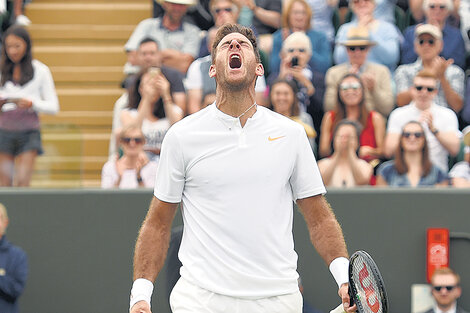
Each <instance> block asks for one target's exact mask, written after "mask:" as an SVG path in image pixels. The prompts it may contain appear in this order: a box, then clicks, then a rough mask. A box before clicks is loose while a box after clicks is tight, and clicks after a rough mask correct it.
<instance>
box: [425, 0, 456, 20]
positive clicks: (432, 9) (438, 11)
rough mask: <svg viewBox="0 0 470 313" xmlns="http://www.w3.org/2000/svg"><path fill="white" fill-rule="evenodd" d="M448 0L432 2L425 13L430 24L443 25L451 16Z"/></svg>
mask: <svg viewBox="0 0 470 313" xmlns="http://www.w3.org/2000/svg"><path fill="white" fill-rule="evenodd" d="M449 13H450V12H449V10H448V9H447V2H446V0H430V1H429V6H428V8H427V9H426V10H425V11H424V14H425V15H426V19H427V22H428V23H431V24H433V23H439V24H441V23H443V22H444V21H445V20H446V19H447V17H448V16H449Z"/></svg>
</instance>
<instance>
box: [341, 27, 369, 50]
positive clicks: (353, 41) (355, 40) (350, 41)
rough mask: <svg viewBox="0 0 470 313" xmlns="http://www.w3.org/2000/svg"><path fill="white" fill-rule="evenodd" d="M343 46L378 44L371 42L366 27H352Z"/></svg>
mask: <svg viewBox="0 0 470 313" xmlns="http://www.w3.org/2000/svg"><path fill="white" fill-rule="evenodd" d="M341 44H342V45H343V46H346V47H348V46H375V45H376V43H375V42H374V41H371V40H370V36H369V30H368V29H367V28H366V27H362V26H358V27H351V28H350V29H349V31H348V37H347V39H346V41H343V42H342V43H341Z"/></svg>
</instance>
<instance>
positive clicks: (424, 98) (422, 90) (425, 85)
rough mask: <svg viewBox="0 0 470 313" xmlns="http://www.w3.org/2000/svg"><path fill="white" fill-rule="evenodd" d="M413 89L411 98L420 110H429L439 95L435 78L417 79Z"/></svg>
mask: <svg viewBox="0 0 470 313" xmlns="http://www.w3.org/2000/svg"><path fill="white" fill-rule="evenodd" d="M413 82H414V85H413V87H412V88H411V97H412V99H413V101H414V102H415V103H416V105H417V106H418V107H420V108H423V109H424V108H427V107H428V106H429V105H430V104H431V102H432V99H434V97H435V96H436V94H437V82H436V80H435V79H434V78H428V77H415V79H414V81H413Z"/></svg>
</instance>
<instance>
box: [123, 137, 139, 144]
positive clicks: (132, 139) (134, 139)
mask: <svg viewBox="0 0 470 313" xmlns="http://www.w3.org/2000/svg"><path fill="white" fill-rule="evenodd" d="M121 140H122V142H124V143H125V144H129V143H131V141H134V142H135V143H136V144H141V143H143V142H144V138H142V137H122V138H121Z"/></svg>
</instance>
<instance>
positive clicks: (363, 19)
mask: <svg viewBox="0 0 470 313" xmlns="http://www.w3.org/2000/svg"><path fill="white" fill-rule="evenodd" d="M349 4H350V8H351V10H352V11H353V13H354V14H355V16H356V17H357V20H356V21H351V22H349V23H345V24H343V25H341V27H340V28H339V29H338V33H337V34H336V40H335V41H336V47H335V50H334V53H333V56H334V62H335V63H336V64H341V63H344V62H347V61H348V57H347V53H346V47H344V46H343V45H341V44H340V43H343V42H344V41H346V39H347V36H348V32H349V29H351V28H352V27H358V26H361V27H366V28H367V29H368V30H369V36H370V39H371V41H373V42H375V43H376V45H375V46H374V47H372V48H371V49H370V52H369V54H368V56H367V60H368V61H370V62H374V63H378V64H382V65H385V66H386V67H388V69H389V70H390V72H393V71H394V70H395V68H396V66H397V64H398V61H399V58H400V42H401V40H402V35H401V33H400V31H399V30H398V28H397V27H396V26H395V25H393V24H391V23H389V22H386V21H383V20H379V19H376V18H375V17H374V9H375V1H374V0H351V2H350V3H349Z"/></svg>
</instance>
